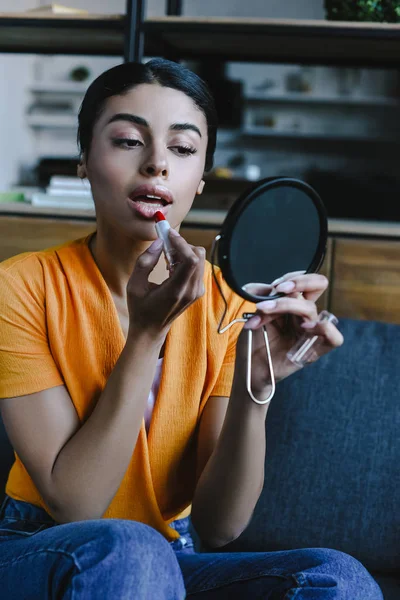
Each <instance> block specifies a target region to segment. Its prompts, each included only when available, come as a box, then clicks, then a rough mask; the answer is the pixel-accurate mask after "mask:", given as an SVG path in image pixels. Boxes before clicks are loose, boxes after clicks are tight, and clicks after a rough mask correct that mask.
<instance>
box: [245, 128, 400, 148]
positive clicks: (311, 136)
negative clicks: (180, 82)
mask: <svg viewBox="0 0 400 600" xmlns="http://www.w3.org/2000/svg"><path fill="white" fill-rule="evenodd" d="M241 134H242V135H245V136H249V137H260V138H271V139H286V140H297V139H298V140H316V141H318V140H321V141H333V142H350V143H351V142H355V143H361V142H362V143H365V142H366V143H371V142H373V143H378V144H400V139H398V138H396V137H391V138H389V137H388V138H385V137H376V136H375V137H372V136H368V135H346V134H335V133H312V132H302V131H279V130H276V129H273V128H272V127H245V128H243V129H242V130H241Z"/></svg>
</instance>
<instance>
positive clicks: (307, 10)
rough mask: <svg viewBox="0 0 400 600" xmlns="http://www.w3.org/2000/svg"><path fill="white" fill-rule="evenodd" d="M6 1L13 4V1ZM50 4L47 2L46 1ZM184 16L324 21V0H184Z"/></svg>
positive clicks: (83, 0) (77, 2)
mask: <svg viewBox="0 0 400 600" xmlns="http://www.w3.org/2000/svg"><path fill="white" fill-rule="evenodd" d="M6 1H7V2H9V3H10V5H11V1H10V0H6ZM3 2H4V0H3ZM47 3H48V2H47V0H45V1H44V2H43V4H47ZM62 4H65V5H67V6H68V5H69V6H75V7H76V8H85V9H87V10H89V11H90V12H94V13H114V14H120V13H124V12H125V10H126V2H125V0H66V1H64V2H62ZM165 7H166V1H165V0H148V1H147V16H149V17H153V16H154V17H156V16H162V15H164V14H165ZM183 14H184V15H187V16H198V17H200V16H213V17H227V16H231V17H269V18H274V19H275V18H276V19H279V18H288V19H323V18H324V10H323V0H246V2H243V0H217V1H216V0H183Z"/></svg>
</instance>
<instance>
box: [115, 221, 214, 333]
mask: <svg viewBox="0 0 400 600" xmlns="http://www.w3.org/2000/svg"><path fill="white" fill-rule="evenodd" d="M169 236H170V240H171V244H172V246H173V248H174V250H175V254H174V258H175V260H176V263H177V264H176V265H175V266H174V270H173V272H172V274H171V275H170V276H169V278H168V279H166V280H165V281H164V282H163V283H162V284H161V285H156V284H153V283H150V282H149V275H150V273H151V271H152V270H153V269H154V267H155V266H156V264H157V262H158V261H159V259H160V256H161V253H162V241H161V240H156V241H155V242H153V243H152V244H151V246H149V248H148V249H147V250H146V251H145V252H143V254H141V255H140V256H139V258H138V259H137V261H136V265H135V268H134V270H133V272H132V275H131V277H130V279H129V281H128V285H127V302H128V310H129V333H131V334H133V335H137V334H138V333H140V332H146V333H149V334H150V335H151V336H154V337H155V338H156V339H160V338H165V336H166V334H167V333H168V330H169V328H170V327H171V324H172V322H173V321H174V320H175V319H176V318H177V317H178V316H179V315H180V314H181V313H182V312H183V311H184V310H186V308H188V306H190V305H191V304H193V302H195V301H196V300H197V299H198V298H200V297H201V296H202V295H203V294H204V281H203V275H204V265H205V256H206V251H205V249H204V248H201V247H197V246H192V245H191V244H188V243H187V242H186V240H185V239H184V238H183V237H182V236H181V235H179V233H177V232H176V231H175V230H173V229H171V230H170V232H169ZM128 335H129V334H128Z"/></svg>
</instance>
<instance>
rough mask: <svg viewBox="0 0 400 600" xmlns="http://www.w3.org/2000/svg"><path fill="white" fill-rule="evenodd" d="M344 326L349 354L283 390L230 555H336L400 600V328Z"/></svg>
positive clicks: (388, 599) (328, 360)
mask: <svg viewBox="0 0 400 600" xmlns="http://www.w3.org/2000/svg"><path fill="white" fill-rule="evenodd" d="M338 327H339V329H340V330H341V331H342V333H343V335H344V338H345V343H344V345H343V346H342V347H341V348H339V349H337V350H335V351H333V352H331V353H330V354H329V355H327V356H325V357H323V358H322V359H320V360H319V361H318V362H317V363H315V364H314V365H311V366H308V367H306V368H305V369H302V370H301V371H298V372H297V373H295V374H294V375H293V376H292V377H290V378H288V379H287V380H285V381H283V382H281V383H280V384H279V385H278V386H277V391H276V394H275V396H274V398H273V399H272V401H271V406H270V410H269V412H268V419H267V460H266V471H265V475H266V476H265V484H264V490H263V493H262V495H261V498H260V500H259V502H258V505H257V507H256V511H255V514H254V517H253V519H252V521H251V523H250V525H249V527H248V528H247V529H246V531H245V532H244V533H243V534H242V536H241V537H240V538H238V539H237V540H236V541H235V542H233V543H232V544H230V545H229V546H227V547H226V548H225V550H230V551H232V550H233V551H246V550H260V551H261V550H263V551H268V550H283V549H292V548H301V547H309V548H311V547H324V548H334V549H337V550H341V551H343V552H347V553H348V554H351V555H352V556H354V557H355V558H357V559H358V560H359V561H361V562H362V563H363V565H364V566H365V567H366V568H367V569H368V570H369V571H370V573H371V574H372V575H373V576H374V577H375V579H376V580H377V581H378V583H379V585H380V587H381V589H382V592H383V594H384V598H385V600H400V326H399V325H389V324H385V323H377V322H369V321H355V320H343V321H341V322H340V323H339V325H338ZM366 600H367V599H366Z"/></svg>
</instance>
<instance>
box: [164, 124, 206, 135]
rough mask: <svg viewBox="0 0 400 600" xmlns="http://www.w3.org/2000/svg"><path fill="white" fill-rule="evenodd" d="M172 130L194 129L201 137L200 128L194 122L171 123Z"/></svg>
mask: <svg viewBox="0 0 400 600" xmlns="http://www.w3.org/2000/svg"><path fill="white" fill-rule="evenodd" d="M170 130H171V131H194V132H195V133H198V134H199V136H200V137H201V132H200V129H199V128H198V127H196V125H193V124H192V123H174V124H173V125H171V127H170Z"/></svg>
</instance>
